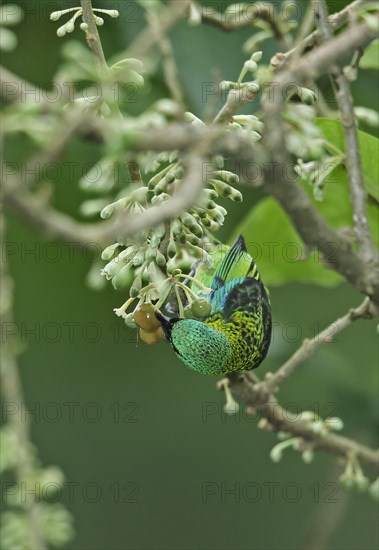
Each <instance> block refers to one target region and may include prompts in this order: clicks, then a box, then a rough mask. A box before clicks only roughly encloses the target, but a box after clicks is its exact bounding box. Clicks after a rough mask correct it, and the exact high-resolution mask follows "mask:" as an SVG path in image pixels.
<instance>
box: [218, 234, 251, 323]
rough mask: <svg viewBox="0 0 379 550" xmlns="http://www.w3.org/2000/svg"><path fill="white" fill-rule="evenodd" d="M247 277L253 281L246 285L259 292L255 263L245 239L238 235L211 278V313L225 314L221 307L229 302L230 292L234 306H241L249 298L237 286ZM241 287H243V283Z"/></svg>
mask: <svg viewBox="0 0 379 550" xmlns="http://www.w3.org/2000/svg"><path fill="white" fill-rule="evenodd" d="M247 278H248V279H249V280H251V281H252V282H253V283H249V284H248V285H247V287H250V286H251V285H252V286H256V287H257V290H258V293H260V289H261V281H260V275H259V271H258V268H257V265H256V264H255V262H254V260H253V258H252V257H251V256H250V254H249V253H248V252H247V250H246V245H245V240H244V238H243V237H242V235H240V236H239V237H238V239H237V240H236V242H235V243H234V245H233V246H232V247H231V248H230V249H229V251H228V252H227V253H226V255H225V257H224V258H223V260H222V261H221V262H220V264H219V266H218V267H217V269H216V272H215V274H214V277H213V279H212V282H211V288H212V290H213V293H212V295H211V297H210V302H211V305H212V314H213V313H217V312H222V313H223V316H225V315H224V313H225V312H223V309H224V308H225V305H226V303H227V302H229V297H230V295H231V293H232V292H233V294H232V296H233V298H232V302H233V303H234V304H235V305H236V307H243V304H244V303H245V302H246V300H248V299H249V298H247V297H246V292H245V291H243V292H242V291H241V292H242V294H241V292H240V291H238V288H240V287H241V285H242V283H243V282H244V281H245V280H246V279H247ZM241 288H245V285H243V286H242V287H241ZM234 289H235V290H234ZM232 302H230V303H232Z"/></svg>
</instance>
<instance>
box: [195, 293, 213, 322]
mask: <svg viewBox="0 0 379 550" xmlns="http://www.w3.org/2000/svg"><path fill="white" fill-rule="evenodd" d="M191 310H192V313H193V315H194V316H195V317H197V318H198V319H203V318H204V317H207V316H208V315H209V314H210V312H211V304H210V303H209V302H208V300H204V299H203V298H201V299H199V300H196V302H193V304H192V306H191Z"/></svg>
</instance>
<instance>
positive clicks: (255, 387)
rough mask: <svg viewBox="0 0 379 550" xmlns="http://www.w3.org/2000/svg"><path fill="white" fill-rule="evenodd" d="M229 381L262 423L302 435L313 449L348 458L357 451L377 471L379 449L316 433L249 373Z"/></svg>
mask: <svg viewBox="0 0 379 550" xmlns="http://www.w3.org/2000/svg"><path fill="white" fill-rule="evenodd" d="M228 378H229V385H230V389H231V391H232V393H233V396H234V397H235V398H236V399H237V401H238V402H240V403H245V404H246V405H248V406H249V408H248V411H249V410H250V411H251V413H253V414H255V413H256V412H258V414H259V415H260V416H261V418H263V419H265V422H261V425H260V427H262V428H265V429H267V430H269V431H275V432H288V433H291V434H292V435H294V436H297V437H300V438H301V439H302V440H304V442H305V443H306V444H309V445H310V446H311V447H312V449H315V450H317V449H318V450H321V451H325V452H327V453H331V454H333V455H336V456H339V457H341V458H344V459H346V458H347V457H348V456H351V454H354V455H355V456H356V457H357V458H358V460H359V461H360V462H362V463H365V464H366V465H367V466H370V467H371V468H374V469H375V470H376V471H377V469H378V467H379V452H378V451H376V450H373V449H370V448H369V447H367V446H365V445H361V444H360V443H357V442H356V441H354V440H353V439H349V438H348V437H344V436H341V435H336V434H335V433H333V432H328V433H326V434H325V435H320V434H318V433H315V431H314V429H313V422H311V421H309V420H305V419H302V418H301V417H299V415H296V414H294V413H291V412H290V411H289V410H287V409H284V408H283V407H281V405H280V404H279V403H278V401H277V400H276V399H275V398H274V397H273V396H272V395H269V394H267V393H266V392H265V391H264V389H263V387H262V384H259V383H258V384H254V383H253V382H252V381H251V380H250V378H249V376H247V374H246V373H238V374H236V373H235V374H234V375H233V376H229V377H228Z"/></svg>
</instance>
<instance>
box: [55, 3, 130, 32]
mask: <svg viewBox="0 0 379 550" xmlns="http://www.w3.org/2000/svg"><path fill="white" fill-rule="evenodd" d="M92 11H93V12H96V13H94V14H93V15H94V18H95V23H96V25H97V26H99V27H101V26H102V25H104V19H103V18H102V17H101V16H99V15H96V14H97V13H102V14H105V15H109V17H113V18H116V17H118V16H119V12H118V11H117V10H104V9H100V8H92ZM73 12H74V15H73V16H72V17H71V18H70V19H69V20H68V21H67V22H66V23H64V25H62V26H61V27H59V28H58V30H57V35H58V36H59V37H62V36H65V34H67V33H71V32H73V31H74V29H75V22H76V20H77V19H78V18H79V17H83V9H82V8H81V7H80V6H77V7H75V8H68V9H65V10H59V11H54V12H52V13H51V14H50V19H51V21H58V19H60V18H61V17H62V15H66V14H67V13H73ZM80 28H81V29H82V31H87V30H88V25H87V23H85V22H84V21H82V23H81V24H80Z"/></svg>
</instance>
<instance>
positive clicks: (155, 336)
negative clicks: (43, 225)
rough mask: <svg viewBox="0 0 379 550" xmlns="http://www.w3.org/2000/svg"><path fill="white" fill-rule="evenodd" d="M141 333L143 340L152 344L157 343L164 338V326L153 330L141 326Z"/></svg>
mask: <svg viewBox="0 0 379 550" xmlns="http://www.w3.org/2000/svg"><path fill="white" fill-rule="evenodd" d="M139 335H140V338H141V340H142V342H145V344H148V345H151V344H156V343H157V342H159V341H160V340H162V338H163V337H164V332H163V329H162V327H158V328H157V329H156V330H153V331H146V330H143V329H142V328H141V329H140V331H139Z"/></svg>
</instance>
